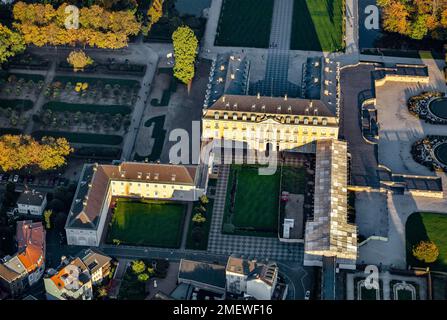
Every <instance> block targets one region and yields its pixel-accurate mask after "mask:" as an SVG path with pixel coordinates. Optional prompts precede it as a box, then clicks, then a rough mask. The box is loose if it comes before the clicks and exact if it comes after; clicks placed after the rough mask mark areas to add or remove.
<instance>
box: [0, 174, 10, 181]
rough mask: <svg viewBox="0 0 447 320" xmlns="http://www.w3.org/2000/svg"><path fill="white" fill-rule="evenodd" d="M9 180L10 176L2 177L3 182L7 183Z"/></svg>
mask: <svg viewBox="0 0 447 320" xmlns="http://www.w3.org/2000/svg"><path fill="white" fill-rule="evenodd" d="M8 179H9V174H7V173H5V174H4V175H3V177H2V181H3V182H6V181H8Z"/></svg>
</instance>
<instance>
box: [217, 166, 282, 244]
mask: <svg viewBox="0 0 447 320" xmlns="http://www.w3.org/2000/svg"><path fill="white" fill-rule="evenodd" d="M258 169H259V167H258V166H250V165H232V166H231V170H230V176H229V180H228V187H227V195H226V206H225V216H224V222H223V232H224V233H233V234H239V235H253V236H268V237H275V236H277V231H278V209H279V207H278V206H279V189H280V172H279V170H277V172H276V173H275V174H273V175H259V173H258Z"/></svg>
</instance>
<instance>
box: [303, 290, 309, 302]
mask: <svg viewBox="0 0 447 320" xmlns="http://www.w3.org/2000/svg"><path fill="white" fill-rule="evenodd" d="M309 299H310V291H309V290H307V291H306V294H305V295H304V300H309Z"/></svg>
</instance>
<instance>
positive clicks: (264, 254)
mask: <svg viewBox="0 0 447 320" xmlns="http://www.w3.org/2000/svg"><path fill="white" fill-rule="evenodd" d="M229 171H230V168H229V166H228V165H222V166H221V167H220V170H219V179H218V182H217V186H216V195H215V199H214V209H213V210H214V211H213V217H212V221H211V229H210V235H209V240H208V251H210V252H212V253H216V254H227V255H230V254H240V255H243V256H245V257H249V258H255V257H256V258H259V259H270V260H281V261H296V262H299V263H302V261H303V249H304V248H303V245H302V244H286V243H281V242H280V241H279V240H278V239H277V238H263V237H247V236H233V235H224V234H222V233H221V230H222V221H223V216H224V210H225V199H226V192H227V184H228V175H229Z"/></svg>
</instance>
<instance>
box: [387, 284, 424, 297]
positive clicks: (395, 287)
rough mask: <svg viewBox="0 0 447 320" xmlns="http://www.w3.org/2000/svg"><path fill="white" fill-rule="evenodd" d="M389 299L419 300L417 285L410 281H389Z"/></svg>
mask: <svg viewBox="0 0 447 320" xmlns="http://www.w3.org/2000/svg"><path fill="white" fill-rule="evenodd" d="M390 293H391V300H419V285H418V284H417V283H415V282H412V281H400V280H391V281H390Z"/></svg>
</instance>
